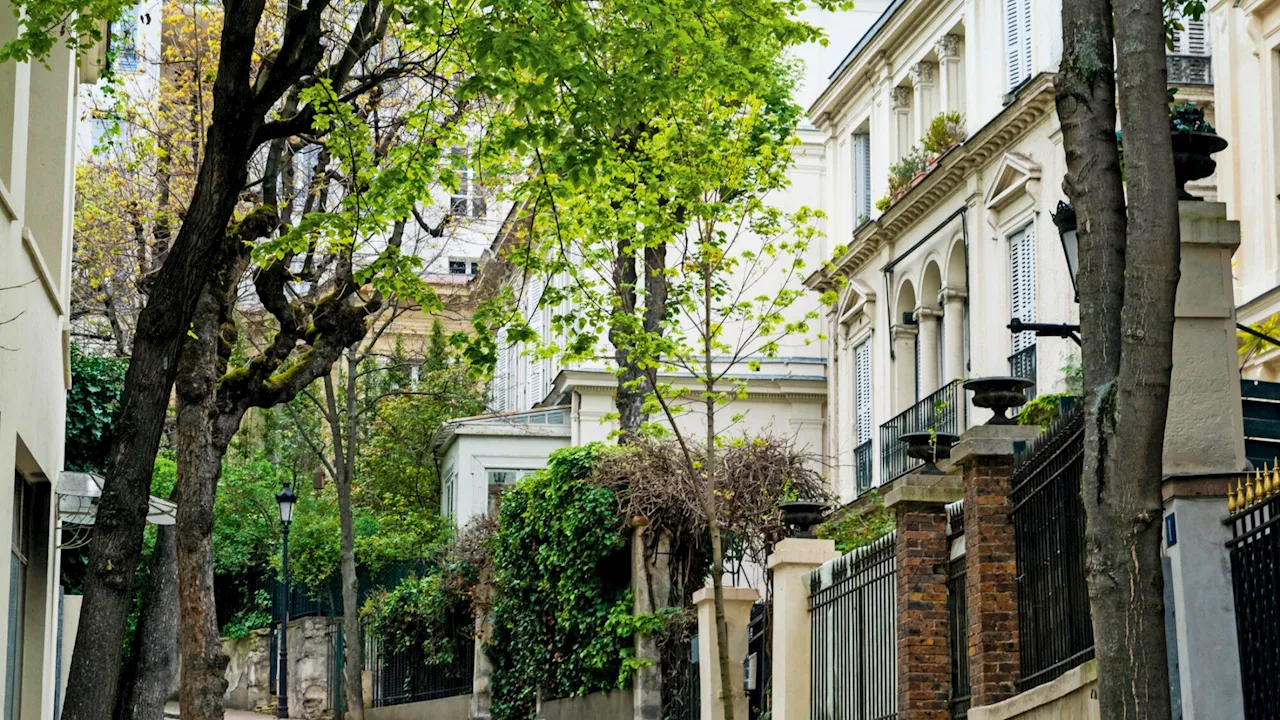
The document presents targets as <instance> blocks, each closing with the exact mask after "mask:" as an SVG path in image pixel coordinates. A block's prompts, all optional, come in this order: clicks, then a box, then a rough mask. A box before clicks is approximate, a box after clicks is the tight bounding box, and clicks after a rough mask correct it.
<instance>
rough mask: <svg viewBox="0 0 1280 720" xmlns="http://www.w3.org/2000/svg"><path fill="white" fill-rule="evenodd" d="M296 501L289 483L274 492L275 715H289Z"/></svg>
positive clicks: (283, 716)
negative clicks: (277, 592)
mask: <svg viewBox="0 0 1280 720" xmlns="http://www.w3.org/2000/svg"><path fill="white" fill-rule="evenodd" d="M297 501H298V496H297V495H295V494H294V492H293V488H292V487H290V486H289V483H285V484H284V487H283V488H282V489H281V490H280V492H279V493H277V494H276V504H277V505H279V506H280V528H281V529H280V534H281V537H282V542H281V545H280V577H281V578H282V582H283V584H284V612H283V613H281V618H280V652H279V656H280V660H279V662H280V668H279V672H278V675H279V681H278V687H277V695H276V717H277V718H288V717H289V523H290V522H293V506H294V504H295V503H296V502H297Z"/></svg>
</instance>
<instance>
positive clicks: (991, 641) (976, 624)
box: [951, 425, 1040, 707]
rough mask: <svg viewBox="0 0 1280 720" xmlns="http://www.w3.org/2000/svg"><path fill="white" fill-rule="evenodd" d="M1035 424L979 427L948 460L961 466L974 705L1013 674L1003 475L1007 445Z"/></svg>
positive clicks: (1012, 582) (1014, 617) (1009, 468)
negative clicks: (962, 470) (962, 469)
mask: <svg viewBox="0 0 1280 720" xmlns="http://www.w3.org/2000/svg"><path fill="white" fill-rule="evenodd" d="M1039 434H1040V429H1039V428H1036V427H1022V426H1018V425H979V426H977V427H974V428H972V429H970V430H969V431H968V432H966V433H964V434H963V435H961V436H960V442H959V444H957V445H956V447H955V448H954V449H953V450H952V451H951V459H952V461H953V462H955V464H956V465H959V466H962V467H963V468H964V542H965V555H966V559H965V571H966V575H967V577H966V587H965V590H966V601H967V606H968V607H967V609H968V612H969V682H970V685H971V686H972V691H973V707H979V706H982V705H990V704H992V703H997V702H1000V701H1001V700H1005V699H1007V698H1010V697H1013V695H1015V694H1016V693H1017V690H1016V688H1015V686H1014V683H1015V682H1016V681H1017V679H1018V673H1019V670H1018V587H1017V558H1016V556H1015V554H1014V534H1013V524H1012V522H1011V521H1010V513H1011V511H1012V510H1013V505H1012V503H1010V501H1009V476H1010V475H1011V474H1012V472H1013V444H1014V443H1015V442H1018V441H1029V440H1032V439H1034V438H1035V437H1036V436H1037V435H1039Z"/></svg>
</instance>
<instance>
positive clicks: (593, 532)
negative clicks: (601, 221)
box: [488, 443, 661, 720]
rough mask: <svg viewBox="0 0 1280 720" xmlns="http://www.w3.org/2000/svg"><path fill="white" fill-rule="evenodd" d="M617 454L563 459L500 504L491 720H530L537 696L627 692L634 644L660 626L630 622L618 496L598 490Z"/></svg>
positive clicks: (584, 451) (590, 451) (584, 453)
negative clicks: (608, 458)
mask: <svg viewBox="0 0 1280 720" xmlns="http://www.w3.org/2000/svg"><path fill="white" fill-rule="evenodd" d="M609 451H610V450H609V449H608V448H606V447H605V446H603V445H601V444H599V443H595V444H591V445H585V446H581V447H572V448H566V449H563V450H559V451H557V452H556V453H554V454H553V455H552V456H551V459H550V463H549V465H548V467H547V469H546V470H545V471H543V472H540V473H538V474H536V475H534V476H532V477H529V478H526V479H524V480H522V481H521V482H520V483H519V484H518V485H516V486H515V487H514V488H513V489H511V490H510V491H509V492H508V493H507V494H506V495H505V496H504V497H503V500H502V506H501V511H500V514H499V520H498V525H499V527H498V532H497V534H496V536H495V537H494V539H493V541H492V547H493V555H494V569H493V574H494V577H493V579H494V584H495V589H496V591H497V594H496V599H495V601H494V606H493V639H492V643H491V644H490V646H489V648H488V651H489V654H490V657H491V658H492V659H493V663H494V671H493V705H492V711H493V717H494V719H495V720H531V719H532V718H533V717H534V714H535V703H536V698H537V692H538V690H541V691H542V694H543V697H544V698H559V697H570V696H575V695H585V694H588V693H592V692H596V691H600V690H607V689H610V688H615V687H621V686H623V685H624V684H625V683H626V681H627V679H628V678H629V676H630V675H631V673H632V672H633V671H634V670H635V668H636V666H637V662H636V660H635V658H634V655H633V650H632V647H633V641H632V638H633V637H634V636H635V634H636V633H638V632H646V633H647V632H654V631H656V630H657V629H658V628H659V627H660V626H661V620H660V619H659V618H654V617H652V616H648V617H639V618H637V617H634V616H632V615H631V607H632V606H631V603H632V596H631V591H630V589H629V587H628V586H629V577H630V562H629V560H628V557H629V556H628V550H627V540H626V538H625V536H624V533H623V529H624V527H623V522H622V518H621V516H620V514H619V512H618V502H617V499H616V498H615V496H614V494H613V491H611V490H609V489H608V488H604V487H600V486H599V485H596V484H593V483H591V482H590V476H591V474H592V469H593V467H594V466H595V464H596V462H597V460H598V459H599V458H600V456H601V455H602V454H603V453H606V452H609Z"/></svg>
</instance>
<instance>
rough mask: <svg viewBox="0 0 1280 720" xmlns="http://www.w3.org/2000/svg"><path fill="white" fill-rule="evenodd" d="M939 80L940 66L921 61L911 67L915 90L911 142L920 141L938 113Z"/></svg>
mask: <svg viewBox="0 0 1280 720" xmlns="http://www.w3.org/2000/svg"><path fill="white" fill-rule="evenodd" d="M937 82H938V67H937V66H936V65H934V64H933V63H931V62H925V61H923V60H922V61H920V62H918V63H916V64H915V65H913V66H912V67H911V83H912V90H913V91H914V92H915V108H914V110H915V112H914V115H915V123H914V127H913V128H912V130H913V133H914V134H913V135H912V138H911V142H913V143H914V142H918V141H919V140H920V138H922V137H924V133H925V131H926V130H928V129H929V123H931V122H933V116H934V115H937V114H938V109H937V103H936V102H935V100H934V97H935V90H936V89H937Z"/></svg>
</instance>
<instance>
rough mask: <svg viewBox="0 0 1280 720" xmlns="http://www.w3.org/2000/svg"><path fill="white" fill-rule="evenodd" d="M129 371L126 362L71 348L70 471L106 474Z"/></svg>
mask: <svg viewBox="0 0 1280 720" xmlns="http://www.w3.org/2000/svg"><path fill="white" fill-rule="evenodd" d="M128 367H129V360H128V359H127V358H116V357H105V356H102V355H93V354H90V353H86V352H84V351H83V350H81V349H80V348H78V347H76V346H74V345H72V346H71V389H70V390H68V391H67V423H66V427H67V443H66V447H67V450H66V454H67V457H66V467H67V469H68V470H79V471H91V472H97V473H105V472H106V471H107V464H108V462H109V461H110V457H109V456H108V455H109V453H110V451H111V427H112V420H113V418H114V417H115V413H116V411H117V410H118V409H119V405H120V392H121V391H122V390H123V389H124V376H125V372H126V370H127V369H128Z"/></svg>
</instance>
